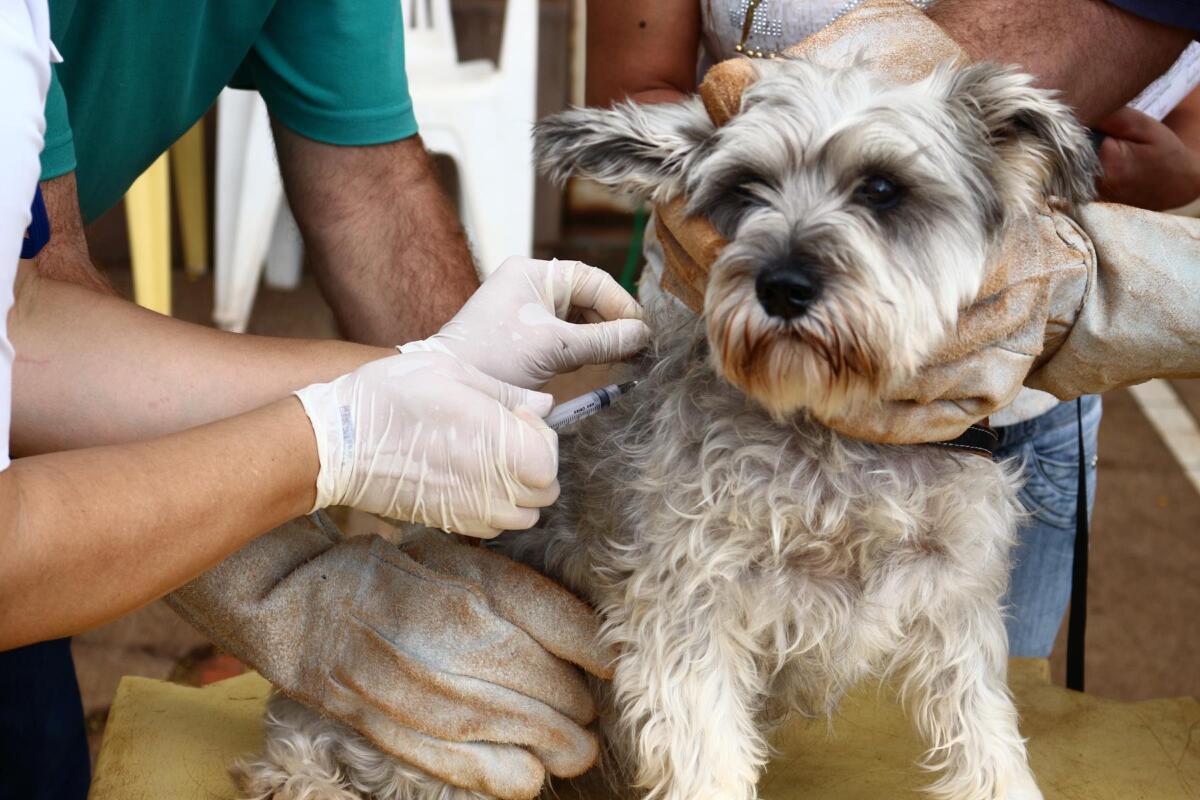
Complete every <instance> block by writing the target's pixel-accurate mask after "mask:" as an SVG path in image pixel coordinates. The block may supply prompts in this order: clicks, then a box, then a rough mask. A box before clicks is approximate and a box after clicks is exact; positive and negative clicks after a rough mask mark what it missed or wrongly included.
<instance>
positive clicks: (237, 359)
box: [9, 270, 395, 456]
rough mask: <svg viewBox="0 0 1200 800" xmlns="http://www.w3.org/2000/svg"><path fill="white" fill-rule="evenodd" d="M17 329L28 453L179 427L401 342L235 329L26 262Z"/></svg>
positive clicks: (250, 405) (16, 426)
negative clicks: (48, 273) (53, 276)
mask: <svg viewBox="0 0 1200 800" xmlns="http://www.w3.org/2000/svg"><path fill="white" fill-rule="evenodd" d="M9 331H10V338H11V339H12V341H13V345H14V348H15V350H16V354H17V357H16V363H15V365H14V370H13V373H14V375H13V387H14V391H13V420H12V449H13V453H14V455H19V456H20V455H34V454H38V453H47V452H54V451H58V450H67V449H74V448H78V447H93V446H98V445H109V444H119V443H124V442H131V441H136V440H142V439H147V438H151V437H155V436H162V435H165V434H169V433H175V432H177V431H181V430H185V429H188V428H191V427H195V426H197V425H203V424H206V423H209V422H213V421H215V420H219V419H224V418H226V417H230V416H234V415H236V414H240V413H243V412H246V411H249V410H251V409H254V408H258V407H259V406H263V405H266V404H267V403H270V402H273V401H275V400H278V399H280V398H282V397H285V396H286V395H287V394H288V393H289V392H292V391H294V390H295V389H299V388H301V387H303V386H307V385H308V384H310V383H316V382H320V381H327V380H330V379H332V378H334V377H336V376H338V375H341V374H344V373H346V372H350V371H351V370H353V369H355V368H356V367H358V366H360V365H361V364H364V363H366V362H367V361H371V360H374V359H376V358H382V357H384V356H387V355H391V354H393V353H394V352H395V351H394V350H391V349H385V348H373V347H366V346H363V345H356V344H351V343H348V342H335V341H306V340H300V339H272V338H266V337H258V336H243V335H239V334H232V333H225V332H222V331H217V330H213V329H210V328H204V327H201V326H198V325H191V324H188V323H185V322H180V321H179V320H175V319H171V318H170V317H164V316H161V315H159V314H155V313H153V312H150V311H146V310H144V309H141V308H138V307H137V306H135V305H133V304H132V303H128V302H126V301H124V300H120V299H118V298H115V297H107V296H103V295H100V294H97V293H95V292H90V291H86V290H84V289H81V288H79V287H77V286H73V285H70V284H65V283H62V282H59V281H51V280H46V279H44V278H41V277H40V276H38V275H34V274H30V273H29V272H28V271H25V270H22V274H21V275H20V277H19V279H18V285H17V302H16V306H15V307H14V309H13V312H12V313H11V315H10V317H9Z"/></svg>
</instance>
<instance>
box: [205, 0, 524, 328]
mask: <svg viewBox="0 0 1200 800" xmlns="http://www.w3.org/2000/svg"><path fill="white" fill-rule="evenodd" d="M402 2H403V3H404V11H405V62H406V68H407V72H408V82H409V91H410V93H411V94H412V97H413V104H414V107H415V109H416V116H417V122H418V124H419V125H420V128H421V136H422V139H423V140H424V142H425V146H426V147H427V148H428V149H429V150H431V151H432V152H435V153H440V154H443V155H446V156H448V157H450V158H451V159H453V160H454V161H455V163H456V165H457V167H458V175H459V182H460V196H461V198H462V211H463V222H464V226H465V227H466V230H467V236H468V238H469V239H470V241H471V243H472V245H473V249H474V251H475V255H476V258H477V260H478V262H479V266H480V270H481V272H482V273H483V274H485V275H486V274H487V273H489V272H491V271H492V270H494V269H495V268H496V267H498V266H499V265H500V262H501V261H503V260H504V258H506V257H507V256H510V255H525V256H527V255H529V254H530V253H531V252H532V246H533V186H534V169H533V155H532V148H531V145H532V142H531V139H530V128H531V126H532V125H533V119H534V113H535V108H536V95H537V50H538V43H537V37H538V7H537V0H509V1H508V3H507V7H506V9H505V18H504V34H503V39H502V42H501V47H500V58H499V63H498V64H492V62H490V61H486V60H484V61H470V62H459V61H458V52H457V48H456V46H455V40H454V26H453V20H452V19H451V16H450V0H402ZM217 109H218V110H217V114H218V120H217V191H216V206H217V213H216V217H217V219H216V259H215V262H216V269H215V270H214V271H215V284H216V288H215V295H216V297H215V301H214V309H213V320H214V322H216V324H217V325H219V326H220V327H222V328H224V329H226V330H232V331H245V330H246V326H247V325H248V323H249V319H250V311H251V309H252V308H253V305H254V297H255V294H256V293H257V290H258V282H259V280H260V278H261V277H262V275H263V269H264V266H265V267H266V274H267V281H268V283H269V284H271V285H272V286H276V287H279V288H289V287H295V286H296V285H297V284H298V283H299V278H300V265H301V261H302V259H303V250H302V244H301V240H300V236H299V233H298V231H297V230H296V224H295V220H294V219H293V218H292V215H291V212H290V210H289V209H288V206H287V202H286V200H285V199H284V197H283V185H282V182H281V181H280V178H279V168H278V164H277V163H276V160H275V151H274V146H273V144H272V141H271V129H270V121H269V118H268V116H267V113H266V106H265V104H264V103H263V101H262V100H261V98H260V97H259V96H258V94H257V93H255V92H245V91H239V90H233V89H226V90H225V91H224V92H222V93H221V97H220V99H219V100H218V105H217Z"/></svg>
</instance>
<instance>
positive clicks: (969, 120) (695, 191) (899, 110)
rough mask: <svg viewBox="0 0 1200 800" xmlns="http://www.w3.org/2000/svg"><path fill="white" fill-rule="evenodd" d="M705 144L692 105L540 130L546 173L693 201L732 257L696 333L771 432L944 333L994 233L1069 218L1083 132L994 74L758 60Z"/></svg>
mask: <svg viewBox="0 0 1200 800" xmlns="http://www.w3.org/2000/svg"><path fill="white" fill-rule="evenodd" d="M753 63H754V69H755V71H756V73H757V79H756V80H755V81H754V82H753V83H752V84H751V85H750V86H749V87H748V88H747V89H746V91H745V93H744V94H743V95H742V101H741V109H740V112H739V113H737V114H736V115H734V116H733V117H732V118H731V119H730V120H729V121H728V122H726V123H725V124H724V125H722V126H720V127H717V126H715V125H714V124H713V122H712V121H711V119H710V118H709V116H708V114H707V113H706V111H705V109H704V106H703V104H702V103H701V102H700V101H699V99H698V98H692V99H690V100H688V101H686V102H684V103H679V104H672V105H659V106H636V105H632V104H628V103H627V104H623V105H618V106H616V107H614V108H612V109H576V110H572V111H568V112H565V113H563V114H559V115H557V116H555V117H551V118H548V119H547V120H545V121H543V122H542V123H540V124H539V125H538V126H537V130H536V143H537V153H538V157H539V161H540V163H541V165H542V167H543V169H544V170H546V171H547V172H549V173H550V174H551V175H553V176H555V177H557V178H558V179H560V180H561V179H565V178H566V177H568V176H571V175H580V176H584V177H588V178H591V179H594V180H596V181H599V182H601V183H603V184H606V185H608V186H610V187H612V188H615V189H617V190H619V191H622V192H625V193H628V194H631V195H633V196H635V197H636V198H638V199H640V200H644V201H650V202H655V203H663V202H667V201H670V200H672V199H675V198H678V197H680V196H685V197H686V198H687V204H688V206H687V208H688V213H690V214H695V215H703V216H705V217H707V218H708V219H709V220H711V222H712V224H713V226H714V227H715V228H716V229H717V231H718V232H719V233H720V234H721V235H722V236H723V237H724V238H725V239H726V240H727V241H728V246H727V247H725V249H724V250H723V251H722V253H721V256H720V257H719V259H718V260H717V261H716V263H715V264H713V266H712V269H711V272H710V274H709V277H708V285H707V288H706V295H705V310H704V314H705V320H706V323H707V330H708V338H709V344H710V352H711V354H712V361H713V365H714V368H715V369H716V370H717V371H718V372H719V373H720V374H721V375H722V376H723V377H724V378H726V379H727V380H729V381H730V382H732V383H733V384H735V385H737V386H738V387H740V388H741V389H742V390H743V391H745V392H746V393H747V394H749V395H750V396H752V397H754V398H755V399H756V400H758V401H759V402H760V403H762V404H763V405H764V406H765V407H766V408H768V409H769V410H770V411H772V412H773V413H775V414H777V415H780V416H782V415H785V414H787V413H789V412H792V411H795V410H797V409H800V408H810V409H813V410H816V411H818V412H822V413H846V412H848V411H852V410H853V409H854V408H855V407H856V406H857V405H858V404H861V403H865V402H872V401H875V400H878V399H879V398H880V397H881V395H882V393H883V392H884V391H885V390H886V389H887V388H888V386H889V385H891V384H892V383H893V382H895V381H901V380H905V379H907V378H909V377H911V376H912V375H913V374H914V373H915V371H916V370H918V369H919V368H920V367H921V366H922V364H923V363H925V361H926V359H928V357H929V356H930V355H931V354H932V353H933V352H934V351H935V350H936V348H937V347H938V346H939V345H940V344H942V343H943V342H944V341H945V339H946V337H948V336H949V334H950V333H951V331H953V329H954V326H955V324H956V322H957V317H958V309H959V308H961V307H963V306H965V305H967V304H969V303H970V302H971V301H973V300H974V299H975V298H976V296H977V294H978V293H979V290H980V287H981V285H982V284H983V280H984V274H985V268H986V265H987V260H988V255H989V252H990V250H991V249H992V245H993V244H994V243H995V242H996V241H997V239H998V237H999V236H1000V234H1001V232H1002V231H1003V230H1004V227H1005V225H1006V224H1008V223H1009V222H1010V221H1011V220H1013V219H1016V218H1020V217H1023V216H1025V215H1027V214H1029V213H1030V212H1031V211H1032V210H1033V209H1034V208H1035V207H1036V206H1037V205H1038V204H1039V203H1041V202H1042V199H1043V197H1044V196H1045V195H1048V194H1049V195H1055V196H1057V197H1060V198H1062V199H1063V200H1065V201H1067V202H1071V203H1074V202H1081V201H1085V200H1086V199H1088V198H1089V197H1090V195H1091V192H1092V186H1093V182H1094V176H1095V174H1096V172H1097V169H1098V166H1097V160H1096V157H1095V155H1094V153H1093V151H1092V148H1091V145H1090V142H1089V140H1088V137H1087V134H1086V131H1085V130H1084V129H1083V128H1082V126H1080V125H1079V123H1078V122H1076V121H1075V118H1074V117H1073V115H1072V114H1071V113H1070V111H1069V110H1068V109H1067V108H1066V107H1065V106H1064V105H1062V104H1061V103H1059V102H1057V101H1056V100H1055V99H1054V98H1053V96H1052V94H1050V93H1048V92H1046V91H1043V90H1040V89H1037V88H1034V87H1033V85H1032V81H1031V79H1030V78H1029V77H1028V76H1026V75H1024V74H1021V73H1019V72H1017V71H1014V70H1012V69H1007V68H1002V67H998V66H995V65H990V64H978V65H973V66H968V67H965V68H957V67H951V66H945V67H942V68H940V69H938V70H936V71H935V72H934V73H933V74H931V75H930V76H929V77H928V78H926V79H924V80H922V81H920V82H919V83H916V84H912V85H903V86H899V85H893V84H890V83H888V82H886V81H884V80H882V79H880V78H879V77H877V76H876V75H875V74H874V73H872V72H871V71H869V70H868V69H866V68H865V67H862V66H855V67H850V68H845V69H838V70H831V69H828V68H825V67H821V66H818V65H816V64H813V63H811V62H808V61H803V60H781V61H756V62H753Z"/></svg>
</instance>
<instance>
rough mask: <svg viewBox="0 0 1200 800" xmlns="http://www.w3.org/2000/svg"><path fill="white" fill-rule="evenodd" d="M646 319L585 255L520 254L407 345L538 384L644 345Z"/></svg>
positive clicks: (620, 356)
mask: <svg viewBox="0 0 1200 800" xmlns="http://www.w3.org/2000/svg"><path fill="white" fill-rule="evenodd" d="M576 319H577V320H579V321H582V323H585V324H577V323H576V322H575V321H573V320H576ZM641 320H642V309H641V307H640V306H639V305H638V304H637V302H636V301H635V300H634V299H633V298H632V297H630V296H629V293H628V292H626V291H625V290H624V289H622V288H621V287H620V285H619V284H618V283H617V282H616V281H615V280H613V278H612V276H611V275H609V274H608V273H607V272H604V271H603V270H600V269H596V268H595V267H589V266H588V265H587V264H583V263H581V262H579V261H538V260H535V259H530V258H519V257H516V256H514V257H512V258H509V259H507V260H506V261H505V262H504V263H503V264H501V265H500V268H499V269H498V270H496V271H495V272H494V273H492V275H491V276H489V277H488V279H487V280H486V281H484V283H483V285H482V286H481V287H480V288H479V290H478V291H476V292H475V294H474V295H472V296H471V299H470V300H468V301H467V303H466V305H464V306H463V307H462V310H460V311H459V312H458V314H456V315H455V317H454V319H452V320H450V322H448V323H446V325H445V326H443V327H442V329H441V330H440V331H438V333H436V334H435V335H433V336H431V337H430V338H428V339H424V340H421V341H416V342H410V343H408V344H406V345H403V346H401V347H400V351H401V352H403V353H413V352H442V353H449V354H451V355H453V356H455V357H457V358H459V359H461V360H462V361H463V362H464V363H466V364H470V365H471V366H473V367H475V368H476V369H478V370H480V371H481V372H485V373H487V374H488V375H491V376H493V377H495V378H498V379H500V380H502V381H505V382H507V383H511V384H512V385H514V386H522V387H524V388H526V389H536V388H539V387H541V386H542V385H543V384H545V383H546V381H548V380H550V379H551V378H553V377H554V376H555V375H557V374H559V373H560V372H568V371H570V370H573V369H576V368H578V367H581V366H583V365H584V364H607V363H610V362H613V361H621V360H623V359H626V358H628V357H629V356H631V355H633V354H634V353H636V352H637V351H638V350H641V349H642V348H643V347H645V346H646V342H647V341H648V340H649V336H650V332H649V329H648V328H647V327H646V325H645V323H643V322H642V321H641Z"/></svg>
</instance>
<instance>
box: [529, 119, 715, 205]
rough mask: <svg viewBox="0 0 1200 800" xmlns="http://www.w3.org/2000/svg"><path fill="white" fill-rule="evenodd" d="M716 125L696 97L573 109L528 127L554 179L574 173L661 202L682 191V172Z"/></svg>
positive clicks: (641, 198)
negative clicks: (654, 102) (531, 130)
mask: <svg viewBox="0 0 1200 800" xmlns="http://www.w3.org/2000/svg"><path fill="white" fill-rule="evenodd" d="M715 130H716V127H715V126H714V125H713V123H712V120H711V119H709V116H708V114H707V113H706V112H705V110H704V106H703V105H702V104H701V102H700V100H699V98H697V97H690V98H688V99H687V100H684V101H683V102H680V103H660V104H658V105H637V104H635V103H632V102H628V101H627V102H623V103H618V104H616V105H614V106H613V107H612V108H575V109H571V110H570V111H564V112H562V113H560V114H555V115H554V116H551V117H547V118H546V119H543V120H542V121H541V122H539V123H537V125H535V126H534V128H533V142H534V154H535V155H536V157H537V162H538V166H539V167H540V168H541V170H542V172H543V173H544V174H546V175H548V176H550V177H551V178H553V179H554V180H556V181H558V182H559V183H564V182H566V180H567V178H569V177H572V176H578V177H582V178H590V179H591V180H594V181H597V182H599V183H602V184H604V185H605V186H608V187H609V188H611V189H615V190H616V191H618V192H622V193H624V194H627V195H629V196H631V197H633V198H634V199H636V200H639V201H648V202H653V203H665V202H668V201H670V200H673V199H675V198H676V197H679V196H680V195H682V194H683V189H684V176H685V175H687V173H688V170H689V167H690V166H691V164H692V163H694V161H695V160H696V159H697V158H699V157H700V156H701V155H702V153H703V152H704V148H705V146H706V144H707V143H708V142H709V140H710V138H711V136H712V134H713V132H714V131H715Z"/></svg>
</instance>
